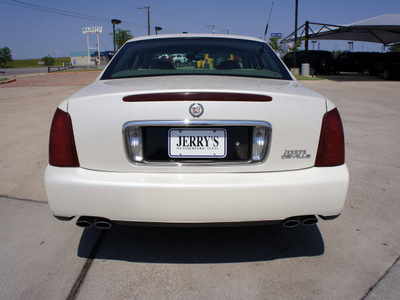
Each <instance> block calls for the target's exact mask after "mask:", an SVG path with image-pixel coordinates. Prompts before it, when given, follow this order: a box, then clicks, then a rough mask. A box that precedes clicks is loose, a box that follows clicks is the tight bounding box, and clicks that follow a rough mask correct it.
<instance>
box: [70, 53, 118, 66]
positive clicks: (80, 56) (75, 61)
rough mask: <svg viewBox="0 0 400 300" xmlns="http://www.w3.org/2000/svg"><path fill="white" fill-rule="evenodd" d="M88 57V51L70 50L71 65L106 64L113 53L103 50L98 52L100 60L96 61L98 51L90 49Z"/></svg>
mask: <svg viewBox="0 0 400 300" xmlns="http://www.w3.org/2000/svg"><path fill="white" fill-rule="evenodd" d="M89 53H90V57H88V52H87V51H86V52H71V65H72V66H96V65H106V64H108V62H109V61H110V60H111V58H112V57H113V55H114V51H103V52H100V62H99V61H98V52H97V51H90V52H89Z"/></svg>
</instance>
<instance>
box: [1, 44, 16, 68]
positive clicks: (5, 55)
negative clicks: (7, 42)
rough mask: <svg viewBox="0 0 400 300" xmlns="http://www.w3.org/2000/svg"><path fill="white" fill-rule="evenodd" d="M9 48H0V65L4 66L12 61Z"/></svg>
mask: <svg viewBox="0 0 400 300" xmlns="http://www.w3.org/2000/svg"><path fill="white" fill-rule="evenodd" d="M12 61H13V59H12V55H11V50H10V48H8V47H4V48H1V49H0V67H2V68H5V67H6V66H7V63H9V62H12Z"/></svg>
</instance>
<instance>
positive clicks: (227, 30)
mask: <svg viewBox="0 0 400 300" xmlns="http://www.w3.org/2000/svg"><path fill="white" fill-rule="evenodd" d="M221 31H222V32H226V34H229V29H222V30H221Z"/></svg>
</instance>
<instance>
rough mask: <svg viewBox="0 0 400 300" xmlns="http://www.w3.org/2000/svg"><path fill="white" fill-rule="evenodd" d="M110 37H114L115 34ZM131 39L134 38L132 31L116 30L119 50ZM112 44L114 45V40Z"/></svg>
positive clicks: (116, 43)
mask: <svg viewBox="0 0 400 300" xmlns="http://www.w3.org/2000/svg"><path fill="white" fill-rule="evenodd" d="M110 36H111V37H113V34H112V33H110ZM131 38H133V35H132V33H131V31H130V30H128V29H127V30H125V29H121V28H118V29H116V30H115V45H116V46H117V49H119V48H121V47H122V45H123V44H124V43H125V42H126V41H127V40H130V39H131ZM112 42H113V43H114V38H113V40H112Z"/></svg>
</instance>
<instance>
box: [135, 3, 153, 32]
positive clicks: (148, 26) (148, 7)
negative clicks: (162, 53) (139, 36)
mask: <svg viewBox="0 0 400 300" xmlns="http://www.w3.org/2000/svg"><path fill="white" fill-rule="evenodd" d="M138 9H147V34H148V35H150V6H145V7H138Z"/></svg>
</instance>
